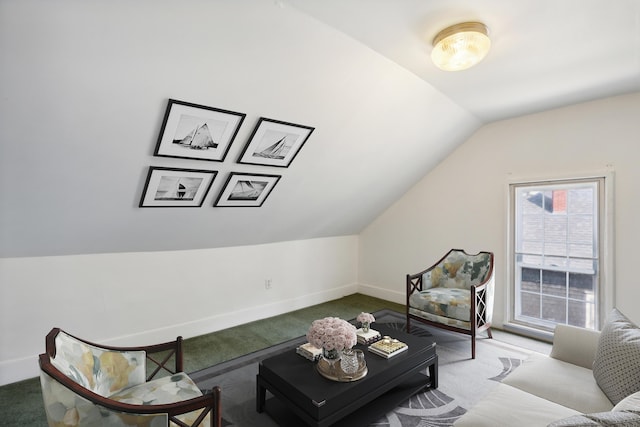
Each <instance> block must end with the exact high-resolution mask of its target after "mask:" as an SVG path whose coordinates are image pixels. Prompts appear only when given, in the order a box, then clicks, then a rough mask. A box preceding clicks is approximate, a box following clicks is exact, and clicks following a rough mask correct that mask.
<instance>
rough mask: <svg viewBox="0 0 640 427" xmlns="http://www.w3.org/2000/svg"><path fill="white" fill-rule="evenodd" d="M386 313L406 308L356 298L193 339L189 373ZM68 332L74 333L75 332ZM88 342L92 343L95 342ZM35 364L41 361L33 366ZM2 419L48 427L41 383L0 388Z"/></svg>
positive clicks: (13, 425)
mask: <svg viewBox="0 0 640 427" xmlns="http://www.w3.org/2000/svg"><path fill="white" fill-rule="evenodd" d="M385 308H391V309H394V310H398V311H402V310H403V309H404V306H402V305H399V304H395V303H392V302H389V301H385V300H381V299H378V298H374V297H369V296H366V295H362V294H353V295H349V296H346V297H343V298H340V299H337V300H334V301H329V302H326V303H322V304H317V305H314V306H311V307H307V308H304V309H301V310H295V311H292V312H290V313H286V314H282V315H279V316H274V317H271V318H269V319H264V320H261V321H256V322H250V323H246V324H244V325H239V326H235V327H232V328H228V329H224V330H221V331H217V332H213V333H211V334H206V335H202V336H199V337H194V338H189V339H186V340H185V341H184V367H185V371H186V372H194V371H197V370H200V369H203V368H206V367H208V366H212V365H216V364H218V363H221V362H224V361H227V360H230V359H234V358H236V357H239V356H242V355H244V354H247V353H250V352H253V351H257V350H260V349H264V348H267V347H270V346H272V345H275V344H279V343H282V342H283V341H287V340H289V339H292V338H295V337H298V336H300V335H303V334H305V333H306V332H307V329H308V328H309V325H310V324H311V322H312V321H313V320H315V319H318V318H320V317H325V316H328V315H332V316H338V317H342V318H344V319H351V318H353V317H355V316H357V315H358V313H360V312H361V311H367V312H374V311H376V310H382V309H385ZM54 326H56V325H51V327H54ZM67 332H69V333H71V334H73V333H74V331H71V330H70V331H67ZM83 338H87V339H89V340H91V337H83ZM42 350H43V351H44V336H43V337H42ZM34 363H37V361H35V360H34ZM0 413H1V414H2V417H1V421H0V426H3V427H27V426H46V425H47V420H46V417H45V413H44V407H43V403H42V393H41V392H40V381H39V379H38V378H31V379H28V380H24V381H19V382H16V383H12V384H8V385H5V386H1V387H0Z"/></svg>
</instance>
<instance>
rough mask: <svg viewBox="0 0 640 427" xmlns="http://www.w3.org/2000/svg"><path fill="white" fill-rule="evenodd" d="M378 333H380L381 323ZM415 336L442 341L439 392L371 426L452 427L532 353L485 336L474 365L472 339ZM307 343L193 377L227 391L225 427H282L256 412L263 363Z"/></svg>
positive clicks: (390, 317)
mask: <svg viewBox="0 0 640 427" xmlns="http://www.w3.org/2000/svg"><path fill="white" fill-rule="evenodd" d="M374 315H375V317H376V323H385V324H387V325H389V326H390V327H392V328H394V329H398V330H405V317H404V315H403V314H400V313H397V312H395V311H391V310H382V311H380V312H376V313H374ZM372 327H373V328H374V329H375V323H374V324H373V325H372ZM411 333H412V334H415V335H420V336H431V337H433V338H434V339H435V341H436V349H437V350H436V351H437V354H438V365H439V368H438V382H439V386H438V389H436V390H428V391H424V392H421V393H418V394H417V395H415V396H413V397H412V398H410V399H409V400H407V401H406V402H404V403H403V404H401V405H400V406H398V407H396V408H395V409H394V410H393V411H391V412H389V413H387V414H386V415H385V416H383V417H382V418H381V419H379V420H378V421H377V422H375V423H373V424H370V426H374V427H400V426H402V427H427V426H434V427H435V426H438V427H444V426H451V425H453V423H454V422H455V421H456V420H457V419H458V418H459V417H461V416H462V415H463V414H464V413H465V412H466V411H467V410H468V409H469V408H470V407H471V406H473V405H474V404H475V403H477V402H478V401H479V400H480V399H481V398H482V397H483V396H484V395H485V394H487V393H488V392H489V391H490V390H491V389H492V388H493V387H495V386H496V385H497V384H498V383H499V382H500V381H502V379H503V378H504V377H505V376H507V375H508V374H509V373H510V372H511V371H512V370H513V369H515V368H517V367H518V366H519V365H520V363H521V362H522V360H524V359H525V358H527V357H528V356H529V355H530V354H531V353H532V352H531V351H530V350H526V349H522V348H519V347H515V346H512V345H510V344H506V343H503V342H500V341H498V340H496V339H488V338H485V337H484V336H483V337H482V338H478V339H477V340H476V359H475V360H472V359H471V342H470V338H469V336H466V335H462V334H455V333H452V332H448V331H442V330H440V329H437V328H428V327H426V326H424V325H418V324H416V323H412V324H411ZM304 342H306V339H305V338H304V337H300V338H297V339H294V340H290V341H287V342H285V343H282V344H279V345H276V346H272V347H269V348H267V349H264V350H260V351H257V352H254V353H251V354H248V355H245V356H242V357H239V358H237V359H233V360H230V361H228V362H224V363H220V364H218V365H215V366H212V367H210V368H206V369H203V370H201V371H197V372H193V373H191V374H190V376H191V378H193V380H194V381H195V382H196V383H197V384H198V386H199V387H200V388H201V389H208V388H211V387H213V386H216V385H217V386H220V387H221V388H222V408H223V411H222V416H223V426H225V427H226V426H229V427H278V425H277V424H276V423H275V422H274V421H273V420H272V419H271V418H270V417H269V415H267V414H266V413H262V414H259V413H258V412H256V375H257V373H258V363H259V362H260V360H262V359H265V358H267V357H269V356H271V355H274V354H277V353H279V352H282V351H295V348H296V347H297V346H298V345H300V344H302V343H304ZM354 427H356V426H354Z"/></svg>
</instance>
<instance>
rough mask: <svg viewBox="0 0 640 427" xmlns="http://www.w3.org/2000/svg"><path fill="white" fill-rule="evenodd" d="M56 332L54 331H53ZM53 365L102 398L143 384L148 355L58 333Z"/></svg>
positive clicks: (53, 350) (55, 340)
mask: <svg viewBox="0 0 640 427" xmlns="http://www.w3.org/2000/svg"><path fill="white" fill-rule="evenodd" d="M52 332H53V331H52ZM53 343H54V344H55V348H53V349H49V348H48V349H47V352H48V353H49V355H50V357H51V364H52V365H53V366H55V367H56V368H57V369H58V370H59V371H60V372H62V373H63V374H65V375H66V376H67V377H69V378H71V379H72V380H73V381H75V382H76V383H78V384H80V385H81V386H82V387H84V388H86V389H88V390H91V391H92V392H94V393H96V394H99V395H101V396H103V397H108V396H110V395H112V394H113V393H116V392H118V391H120V390H122V389H124V388H127V387H130V386H133V385H137V384H141V383H144V382H145V380H146V378H145V376H146V352H144V351H114V350H112V349H104V348H100V347H98V346H96V345H94V344H91V343H88V342H86V341H83V340H81V339H79V338H76V337H74V336H72V335H69V334H67V333H66V332H64V331H61V330H57V331H56V335H55V339H54V341H53Z"/></svg>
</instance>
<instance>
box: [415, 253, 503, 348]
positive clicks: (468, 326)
mask: <svg viewBox="0 0 640 427" xmlns="http://www.w3.org/2000/svg"><path fill="white" fill-rule="evenodd" d="M494 281H495V277H494V269H493V253H492V252H479V253H477V254H475V255H469V254H468V253H466V252H465V251H464V250H462V249H451V250H450V251H449V252H447V254H446V255H445V256H443V257H442V258H441V259H440V260H439V261H438V262H436V263H435V264H433V265H432V266H431V267H429V268H427V269H426V270H424V271H421V272H419V273H415V274H407V302H406V306H407V331H408V332H410V331H411V320H415V321H418V322H422V323H425V324H427V325H430V326H434V327H437V328H442V329H447V330H450V331H454V332H460V333H463V334H467V335H471V358H472V359H475V358H476V335H477V333H478V332H482V331H487V335H488V337H489V338H492V335H491V318H492V315H493V292H494Z"/></svg>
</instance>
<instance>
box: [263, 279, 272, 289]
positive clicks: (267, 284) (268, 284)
mask: <svg viewBox="0 0 640 427" xmlns="http://www.w3.org/2000/svg"><path fill="white" fill-rule="evenodd" d="M264 288H265V289H271V279H265V280H264Z"/></svg>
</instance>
